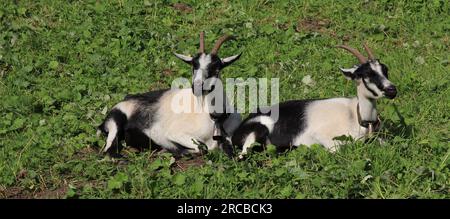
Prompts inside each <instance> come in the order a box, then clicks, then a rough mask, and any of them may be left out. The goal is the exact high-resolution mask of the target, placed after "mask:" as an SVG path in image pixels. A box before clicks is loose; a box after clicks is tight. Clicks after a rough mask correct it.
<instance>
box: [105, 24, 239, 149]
mask: <svg viewBox="0 0 450 219" xmlns="http://www.w3.org/2000/svg"><path fill="white" fill-rule="evenodd" d="M228 39H230V36H223V37H222V38H220V39H219V40H218V41H217V42H216V44H215V45H214V48H213V49H212V50H211V52H210V53H209V54H207V53H205V47H204V33H203V32H202V33H201V34H200V49H199V52H198V54H197V55H196V56H194V57H191V56H187V55H181V54H177V53H175V55H176V57H178V58H179V59H181V60H183V61H184V62H186V63H188V64H190V65H191V66H192V87H191V88H184V89H180V88H178V89H166V90H158V91H151V92H148V93H143V94H134V95H127V96H126V97H125V99H124V100H123V101H122V102H120V103H118V104H117V105H115V106H114V107H113V108H112V110H111V111H110V112H109V113H108V115H107V117H106V119H105V120H104V122H103V123H102V124H101V125H100V126H99V127H98V132H97V133H98V134H101V133H103V134H104V135H106V136H107V139H106V145H105V147H104V149H103V151H104V152H107V153H108V154H109V155H110V156H117V155H120V154H119V152H120V150H121V149H122V144H121V142H122V141H123V140H125V142H126V144H127V145H128V146H131V147H136V148H143V147H144V148H145V147H148V146H149V145H150V144H152V146H153V145H156V146H158V147H160V148H162V149H166V150H168V151H170V152H173V153H177V154H184V153H196V152H199V151H200V149H199V147H198V146H199V143H203V144H205V145H206V146H207V147H208V150H212V149H215V148H218V146H219V143H218V141H216V140H214V139H213V136H215V135H226V136H231V135H232V134H233V132H234V130H235V129H236V128H237V127H238V126H239V124H240V122H241V116H240V114H238V113H227V112H229V111H226V109H223V110H222V112H216V111H212V110H211V109H212V107H213V106H212V104H214V102H215V101H214V100H212V99H211V98H214V96H211V95H208V94H210V93H211V92H212V91H213V90H214V89H215V82H217V81H220V80H217V79H220V70H222V69H223V68H224V67H226V66H228V65H230V64H231V63H233V62H234V61H236V60H238V59H239V57H240V54H239V55H235V56H231V57H227V58H223V59H221V58H219V57H218V55H217V53H218V50H219V48H220V46H221V45H222V44H223V43H224V42H225V41H226V40H228ZM206 83H208V84H206ZM217 89H219V88H217ZM217 89H216V90H217ZM222 89H223V88H222ZM180 97H182V98H187V99H188V101H187V102H186V101H185V102H184V103H187V104H188V106H187V109H188V111H180V109H177V106H179V105H176V104H174V103H177V100H176V98H180ZM223 99H225V101H224V102H222V107H228V106H229V105H228V104H227V101H226V97H225V98H223ZM185 100H186V99H185ZM196 103H199V105H195V104H196ZM189 104H192V105H189ZM194 106H197V107H199V109H200V110H198V109H197V108H196V109H193V108H194ZM180 107H186V106H180ZM223 132H225V133H223ZM226 150H228V151H226V152H227V153H230V150H231V149H226Z"/></svg>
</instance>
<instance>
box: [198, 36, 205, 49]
mask: <svg viewBox="0 0 450 219" xmlns="http://www.w3.org/2000/svg"><path fill="white" fill-rule="evenodd" d="M198 52H199V53H205V32H203V31H202V32H200V48H199V49H198Z"/></svg>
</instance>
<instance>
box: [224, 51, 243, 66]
mask: <svg viewBox="0 0 450 219" xmlns="http://www.w3.org/2000/svg"><path fill="white" fill-rule="evenodd" d="M241 55H242V53H239V54H237V55H234V56H230V57H226V58H223V59H220V60H222V63H223V66H222V68H225V67H227V66H228V65H230V64H231V63H233V62H234V61H236V60H238V59H239V58H240V57H241Z"/></svg>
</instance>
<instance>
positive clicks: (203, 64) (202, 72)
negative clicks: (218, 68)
mask: <svg viewBox="0 0 450 219" xmlns="http://www.w3.org/2000/svg"><path fill="white" fill-rule="evenodd" d="M198 61H199V64H200V65H199V67H198V69H196V70H194V77H193V82H194V83H195V82H197V83H201V82H203V81H204V80H205V79H206V77H207V76H208V65H209V63H211V56H210V55H205V54H202V55H201V56H200V58H199V60H198Z"/></svg>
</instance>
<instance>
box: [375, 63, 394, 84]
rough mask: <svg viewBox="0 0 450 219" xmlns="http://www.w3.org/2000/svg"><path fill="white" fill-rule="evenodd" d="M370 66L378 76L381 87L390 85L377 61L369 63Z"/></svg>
mask: <svg viewBox="0 0 450 219" xmlns="http://www.w3.org/2000/svg"><path fill="white" fill-rule="evenodd" d="M370 67H371V68H372V70H373V71H374V72H376V73H377V74H378V75H379V76H380V78H381V83H382V84H383V87H389V86H392V83H391V82H390V81H389V80H388V79H387V78H386V77H385V76H384V74H383V70H382V69H381V65H380V63H379V62H378V61H377V62H375V63H370Z"/></svg>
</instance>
